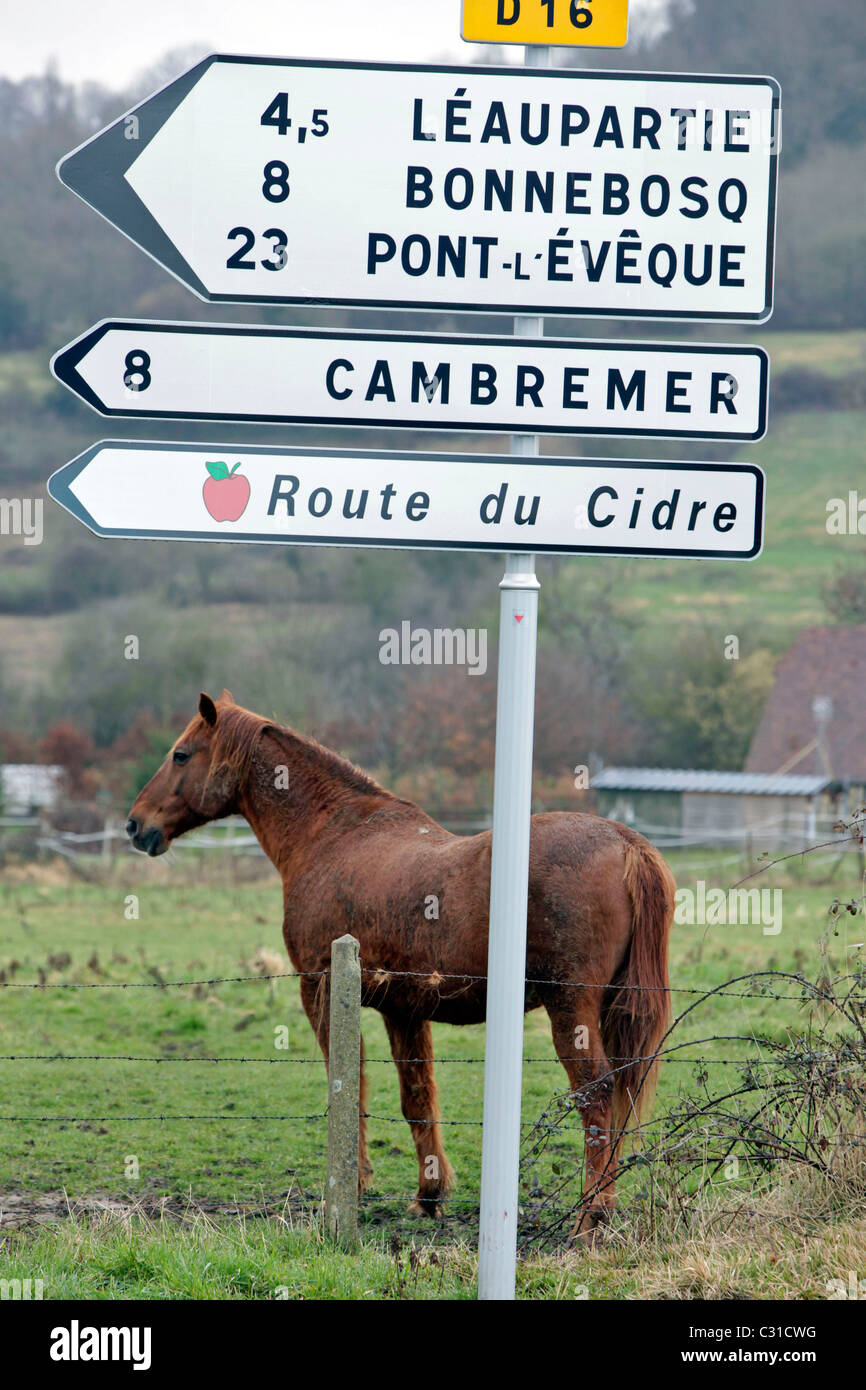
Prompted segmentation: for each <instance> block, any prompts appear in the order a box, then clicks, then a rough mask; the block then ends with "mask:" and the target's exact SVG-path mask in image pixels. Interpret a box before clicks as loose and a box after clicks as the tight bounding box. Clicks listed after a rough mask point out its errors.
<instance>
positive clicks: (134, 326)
mask: <svg viewBox="0 0 866 1390" xmlns="http://www.w3.org/2000/svg"><path fill="white" fill-rule="evenodd" d="M51 366H52V370H53V372H54V375H55V376H56V377H57V378H58V380H60V381H62V382H63V384H64V385H65V386H68V387H69V389H70V390H71V391H74V392H75V393H76V395H78V396H80V397H81V398H82V399H83V400H85V401H87V403H88V405H91V406H92V407H93V408H94V409H95V410H98V411H99V412H100V414H102V415H133V416H140V417H142V418H153V419H156V418H169V419H191V420H250V421H257V422H261V423H264V424H274V425H278V424H329V425H386V426H388V425H390V426H398V427H400V428H404V429H406V428H411V429H417V428H418V427H421V428H426V429H436V430H489V431H496V432H499V431H502V432H506V431H507V432H508V433H512V432H520V431H529V430H531V431H534V432H541V433H546V434H590V435H608V434H609V435H638V436H652V435H657V436H661V437H668V438H692V439H741V440H754V439H760V438H761V437H762V436H763V434H764V432H765V429H766V420H767V382H768V375H769V362H768V358H767V354H766V352H765V351H764V349H763V348H759V347H751V346H736V347H708V346H704V345H701V344H689V345H687V346H678V345H676V344H671V343H639V342H631V341H629V340H620V341H619V342H593V341H590V340H586V339H583V340H581V341H579V342H573V341H572V342H568V341H557V340H556V339H552V338H545V339H542V340H535V341H531V340H528V339H522V340H518V341H515V339H514V338H482V337H477V336H473V337H471V338H470V337H458V336H451V335H444V334H439V335H437V334H432V335H426V336H425V335H422V334H416V333H361V332H354V333H347V332H331V331H329V330H319V329H306V328H304V329H298V328H258V327H255V328H252V327H244V328H238V327H236V326H234V325H231V324H223V325H212V324H201V323H152V322H144V323H141V322H137V321H134V320H124V319H119V320H113V321H112V320H105V321H104V322H102V323H100V324H97V325H96V326H95V327H94V328H92V329H91V330H90V331H89V332H88V333H85V334H83V335H82V337H80V338H77V339H76V340H75V341H74V342H73V343H70V344H69V345H68V346H67V347H65V348H63V349H61V351H60V352H59V353H57V355H56V356H55V357H54V358H53V360H52V363H51Z"/></svg>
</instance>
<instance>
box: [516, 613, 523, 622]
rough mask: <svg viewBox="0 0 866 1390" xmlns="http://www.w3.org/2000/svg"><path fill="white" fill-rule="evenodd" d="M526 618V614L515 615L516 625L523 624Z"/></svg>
mask: <svg viewBox="0 0 866 1390" xmlns="http://www.w3.org/2000/svg"><path fill="white" fill-rule="evenodd" d="M524 617H525V614H523V613H515V615H514V621H515V622H516V623H521V622H523V619H524Z"/></svg>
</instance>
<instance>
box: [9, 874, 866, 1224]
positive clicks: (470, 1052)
mask: <svg viewBox="0 0 866 1390" xmlns="http://www.w3.org/2000/svg"><path fill="white" fill-rule="evenodd" d="M680 859H681V861H682V862H681V866H680V867H678V880H679V883H680V885H681V886H682V887H688V886H689V885H690V884H693V883H694V882H695V881H696V879H697V878H698V877H703V878H704V879H705V880H706V881H707V883H709V884H712V883H716V884H719V885H722V886H728V885H729V884H730V883H732V882H733V881H734V880H735V879H737V878H739V877H740V875H741V872H742V864H741V861H734V862H727V861H726V857H725V856H718V855H716V856H714V855H707V853H706V852H704V854H703V857H701V852H700V851H691V852H690V853H689V855H687V856H686V855H685V854H683V855H681V856H680ZM720 860H721V861H722V862H719V861H720ZM847 860H850V861H852V862H851V863H848V862H846V863H844V864H843V865H842V866H841V867H840V868H839V869H838V871H837V873H836V877H835V879H834V881H833V882H832V883H824V884H820V885H819V884H816V883H815V882H813V881H810V878H809V877H807V876H806V870H805V869H801V868H798V867H797V863H796V862H795V865H794V868H793V869H791V868H788V869H787V871H786V873H785V875H784V877H781V874H780V870H771V871H769V872H768V873H767V874H765V875H763V876H761V877H760V878H759V879H757V880H755V881H754V882H755V883H756V884H757V885H758V886H765V887H777V886H778V885H779V883H780V882H781V883H782V884H783V887H782V894H783V897H782V904H783V914H784V915H783V924H782V930H781V932H779V934H778V935H768V934H765V931H764V928H763V927H762V925H761V924H760V923H758V924H755V925H740V926H721V925H718V926H711V927H705V926H703V925H700V924H697V925H680V926H677V927H676V928H675V929H674V934H673V942H672V970H671V975H672V983H673V985H674V987H675V988H676V989H679V990H682V991H683V993H681V994H676V995H675V996H674V998H675V1005H676V1008H677V1011H678V1012H679V1011H680V1010H681V1009H683V1008H685V1007H687V1005H689V1004H690V1003H691V1002H692V1001H693V998H694V996H693V995H692V994H689V993H688V992H687V991H689V990H703V989H710V988H712V987H713V986H714V985H717V984H719V983H720V982H721V981H722V980H724V979H726V978H727V977H729V976H735V975H740V974H744V973H746V972H749V971H760V970H768V969H783V970H792V971H796V972H803V973H804V974H805V975H806V976H807V977H809V978H813V979H814V978H815V977H816V975H817V971H818V968H819V959H818V952H817V942H818V939H819V937H820V936H821V935H822V933H823V932H824V931H825V930H826V927H827V922H828V917H827V905H828V902H829V901H830V899H831V898H832V897H834V896H835V895H837V894H840V895H842V896H844V895H845V893H846V892H847V893H848V895H849V896H850V894H852V893H853V892H854V891H856V887H857V880H856V876H855V873H854V862H853V861H854V856H850V855H849V856H847ZM146 869H147V870H148V872H146V873H136V875H135V879H134V881H126V882H121V881H117V882H114V883H111V884H81V883H78V884H76V883H70V884H68V885H65V886H63V887H59V886H51V885H49V884H43V885H40V884H38V883H36V884H28V883H14V882H12V883H10V882H7V883H6V884H5V885H4V886H3V887H2V888H0V968H3V969H4V970H5V973H6V979H7V980H8V981H10V982H11V983H13V984H14V985H18V984H22V983H26V982H36V981H38V980H39V979H40V972H41V978H42V979H44V980H45V982H46V983H47V984H50V985H51V984H81V985H104V984H107V983H113V984H120V983H121V982H123V981H127V982H129V983H130V985H144V986H146V987H145V988H128V989H123V988H118V989H115V988H111V989H104V988H95V989H91V988H83V989H67V988H63V989H44V990H40V989H21V988H5V989H2V991H0V1054H2V1056H3V1058H4V1060H3V1061H2V1062H0V1078H2V1080H0V1093H2V1102H0V1194H2V1193H3V1192H7V1193H13V1192H14V1193H20V1192H22V1191H33V1192H45V1191H57V1190H59V1189H64V1190H65V1191H66V1192H67V1193H68V1194H69V1195H70V1197H71V1198H73V1199H75V1198H77V1197H84V1196H87V1195H90V1194H93V1193H97V1192H98V1193H105V1194H111V1195H115V1196H123V1197H125V1198H128V1199H133V1198H135V1197H140V1196H142V1195H143V1194H145V1195H147V1196H149V1197H158V1196H165V1197H171V1198H172V1199H174V1200H175V1201H179V1200H181V1199H185V1198H186V1197H190V1198H191V1199H192V1200H193V1201H195V1202H200V1203H201V1202H208V1201H216V1202H220V1203H226V1202H240V1203H250V1204H256V1203H259V1202H261V1201H262V1200H264V1201H265V1202H267V1203H272V1202H274V1201H276V1200H279V1199H280V1198H281V1197H282V1196H284V1195H285V1194H286V1193H289V1192H294V1193H298V1192H300V1193H303V1194H304V1195H305V1196H306V1197H309V1198H311V1199H312V1198H314V1197H315V1196H316V1195H318V1194H319V1193H320V1191H321V1186H322V1181H323V1173H324V1152H325V1134H326V1124H325V1120H324V1119H323V1118H322V1115H323V1112H324V1107H325V1081H324V1068H323V1064H322V1063H321V1060H320V1059H319V1053H318V1050H317V1046H316V1043H315V1040H314V1038H313V1035H312V1031H311V1029H310V1027H309V1024H308V1023H307V1020H306V1017H305V1015H304V1013H303V1010H302V1008H301V1005H300V1002H299V997H298V986H297V981H295V980H293V979H283V980H278V981H276V982H274V983H273V984H269V983H267V982H263V981H260V980H258V979H256V980H253V981H241V982H237V983H225V984H217V985H213V986H210V985H207V984H198V985H196V984H192V985H183V986H181V987H176V986H174V985H172V984H170V983H167V982H170V981H174V980H193V981H206V980H209V979H212V978H214V977H226V976H245V975H251V974H253V973H254V966H253V965H252V964H251V960H252V958H253V956H254V955H255V952H256V950H257V948H260V947H266V948H268V949H279V948H280V946H281V938H280V894H279V887H278V885H277V883H276V882H275V881H274V882H270V881H268V882H257V883H243V884H236V885H234V886H220V887H213V886H211V887H209V886H207V884H206V883H202V882H197V881H196V877H197V876H196V872H195V871H194V870H193V871H192V872H191V871H190V862H189V861H188V860H187V861H184V862H180V861H179V860H175V862H174V863H172V864H169V865H162V864H161V865H147V866H146ZM812 877H814V874H812ZM132 893H134V894H135V895H136V896H137V898H138V911H139V918H138V920H127V917H126V916H125V913H126V912H127V911H129V910H130V905H129V897H130V894H132ZM846 920H848V921H850V922H851V931H850V934H849V936H850V939H847V940H846V939H845V938H844V937H840V938H833V937H832V936H831V938H830V942H829V951H830V957H831V960H834V961H835V962H836V964H837V965H838V966H839V967H840V968H842V967H843V966H844V963H845V960H846V955H847V959H848V961H849V963H851V962H853V961H854V960H855V959H856V958H857V956H858V952H857V950H856V949H855V945H854V943H856V942H857V941H859V940H861V939H862V936H863V931H862V921H861V920H860V919H853V918H847V919H846ZM284 968H285V969H288V968H289V967H288V962H286V964H285V966H284ZM160 982H166V983H165V987H162V984H161V983H160ZM750 988H751V986H749V985H740V986H737V987H736V989H737V990H738V991H743V990H749V989H750ZM774 988H776V989H779V986H778V985H776V986H774ZM781 992H789V991H788V990H787V987H786V986H782V987H781ZM790 992H792V993H794V994H796V987H795V986H792V987H791V991H790ZM805 1019H806V1011H805V1010H804V1008H803V1006H802V1005H801V1003H800V1002H799V1001H798V1000H797V999H796V998H795V999H786V1000H775V999H772V998H768V997H754V998H748V999H743V998H726V997H717V998H714V999H713V1000H712V1001H710V1002H708V1003H707V1004H704V1005H702V1006H701V1007H700V1008H699V1009H696V1010H694V1012H693V1013H692V1014H691V1015H690V1016H689V1018H688V1020H687V1021H686V1022H685V1023H684V1025H683V1026H682V1028H681V1029H680V1030H679V1031H678V1032H677V1035H676V1039H675V1040H676V1041H680V1042H681V1041H685V1040H693V1039H702V1038H706V1037H708V1036H710V1035H714V1034H717V1033H736V1034H749V1033H750V1032H752V1031H754V1032H755V1033H756V1034H760V1035H764V1036H768V1037H771V1038H773V1039H776V1040H780V1041H781V1040H783V1039H784V1037H785V1035H786V1030H787V1029H802V1028H803V1027H804V1026H805ZM283 1028H285V1029H287V1030H288V1035H287V1036H288V1043H289V1046H288V1049H287V1050H282V1049H280V1048H278V1047H277V1046H276V1045H275V1042H276V1040H277V1037H278V1033H279V1030H281V1029H283ZM435 1034H436V1037H435V1045H436V1052H437V1054H438V1055H439V1056H440V1057H441V1058H442V1059H443V1060H442V1062H441V1064H440V1066H439V1068H438V1081H439V1087H440V1094H441V1103H442V1114H443V1118H444V1119H446V1120H450V1121H457V1122H459V1123H455V1124H449V1125H446V1127H445V1143H446V1148H447V1150H448V1152H449V1155H450V1157H451V1160H452V1162H453V1164H454V1166H455V1168H456V1170H457V1174H458V1186H457V1188H456V1190H455V1193H454V1200H453V1202H452V1204H451V1216H450V1217H449V1220H451V1221H452V1222H454V1223H455V1225H460V1224H462V1220H463V1219H465V1218H471V1217H472V1216H473V1215H474V1212H475V1206H476V1202H477V1194H478V1177H479V1145H480V1131H479V1129H478V1128H477V1126H476V1125H475V1124H473V1123H472V1122H473V1121H477V1120H479V1119H480V1118H481V1081H482V1068H481V1066H480V1062H481V1059H482V1057H483V1047H484V1029H483V1027H482V1026H477V1027H465V1028H452V1027H449V1026H447V1025H441V1026H437V1027H436V1029H435ZM279 1036H280V1037H281V1038H284V1037H285V1035H284V1034H279ZM364 1038H365V1045H366V1050H367V1055H368V1057H369V1058H370V1059H371V1061H370V1064H369V1067H368V1074H369V1079H370V1093H369V1110H370V1112H371V1113H372V1114H373V1115H374V1116H376V1117H380V1118H376V1119H373V1120H371V1121H370V1134H371V1157H372V1160H373V1164H374V1167H375V1179H374V1186H373V1189H372V1190H371V1192H370V1193H369V1194H368V1196H367V1198H366V1200H365V1220H366V1221H367V1222H368V1223H373V1224H375V1223H377V1222H380V1221H390V1220H392V1219H396V1218H398V1217H399V1216H400V1214H401V1213H402V1211H403V1209H404V1208H405V1206H406V1204H407V1202H408V1200H409V1198H410V1197H411V1195H412V1193H413V1190H414V1181H415V1176H416V1165H415V1157H414V1150H413V1146H412V1142H411V1138H410V1135H409V1132H408V1129H407V1127H406V1125H405V1124H404V1122H403V1121H402V1119H400V1107H399V1100H398V1089H397V1080H396V1073H395V1069H394V1067H393V1065H392V1064H391V1062H390V1060H388V1059H389V1052H388V1045H387V1040H386V1035H385V1031H384V1028H383V1025H382V1022H381V1020H380V1018H379V1015H378V1014H376V1013H375V1012H373V1011H372V1010H367V1011H365V1013H364ZM525 1052H526V1056H527V1058H530V1059H533V1060H531V1061H528V1062H527V1065H526V1068H525V1073H524V1096H523V1115H524V1121H525V1122H526V1124H527V1125H530V1124H531V1123H532V1122H534V1121H535V1120H537V1119H538V1117H539V1116H540V1115H541V1114H542V1112H543V1111H544V1109H545V1107H546V1106H547V1105H548V1103H549V1101H550V1099H551V1097H552V1096H553V1095H554V1093H556V1092H559V1091H562V1090H563V1089H565V1074H564V1072H563V1071H562V1070H561V1068H560V1066H559V1064H558V1063H557V1062H556V1060H555V1059H554V1056H553V1049H552V1044H551V1040H550V1034H549V1028H548V1025H547V1018H546V1015H545V1014H544V1013H543V1012H542V1011H538V1012H536V1013H533V1014H530V1015H528V1016H527V1019H526V1042H525ZM30 1054H39V1055H41V1056H47V1057H52V1056H54V1055H56V1054H64V1055H66V1054H78V1055H82V1056H89V1055H91V1054H103V1055H105V1054H108V1055H110V1056H118V1057H119V1056H133V1057H137V1058H152V1059H155V1060H153V1061H147V1060H142V1061H134V1062H132V1061H120V1060H118V1061H111V1062H106V1061H98V1062H96V1061H80V1062H74V1061H57V1060H50V1061H23V1060H14V1061H10V1060H5V1059H6V1058H7V1057H10V1056H12V1057H19V1056H23V1055H30ZM761 1055H762V1054H761V1052H760V1049H756V1048H755V1047H754V1046H750V1045H748V1044H746V1043H738V1042H735V1043H730V1042H728V1043H724V1044H720V1043H710V1044H702V1043H698V1044H696V1045H695V1047H694V1048H688V1049H685V1050H684V1051H681V1052H680V1053H678V1054H677V1056H678V1058H679V1059H680V1060H678V1061H676V1062H673V1061H671V1062H670V1063H669V1064H668V1065H667V1066H666V1067H665V1068H664V1070H663V1075H662V1079H661V1083H660V1087H659V1094H658V1100H657V1105H658V1106H662V1107H663V1106H666V1105H669V1104H670V1103H671V1102H672V1101H673V1100H675V1098H676V1097H677V1096H678V1095H680V1094H681V1093H683V1092H689V1091H690V1090H693V1089H694V1088H695V1087H696V1086H699V1084H700V1083H699V1082H698V1081H697V1080H696V1076H697V1074H698V1071H699V1068H698V1066H697V1064H696V1059H697V1058H701V1057H706V1058H708V1059H710V1061H711V1063H713V1065H712V1066H711V1067H710V1070H711V1071H713V1070H714V1066H715V1061H714V1059H721V1058H727V1057H734V1058H745V1057H746V1056H752V1057H755V1056H761ZM211 1057H217V1058H225V1059H230V1058H239V1057H242V1058H246V1059H249V1060H247V1061H230V1060H226V1061H225V1063H224V1064H220V1065H216V1064H214V1063H213V1062H208V1061H206V1060H203V1059H205V1058H211ZM379 1059H385V1060H382V1061H380V1060H379ZM718 1070H723V1068H721V1067H719V1068H718ZM714 1079H715V1077H714ZM185 1115H191V1116H208V1117H210V1118H209V1119H189V1120H184V1119H173V1118H171V1117H172V1116H185ZM8 1116H22V1117H28V1118H27V1119H26V1120H24V1119H22V1120H20V1121H18V1120H16V1121H15V1122H14V1123H13V1122H11V1121H10V1120H9V1119H8V1118H4V1117H8ZM62 1116H69V1117H70V1118H69V1119H56V1118H55V1117H62ZM156 1116H164V1117H166V1118H164V1119H156V1118H155V1117H156ZM269 1116H274V1117H275V1118H268V1117H269ZM280 1116H291V1117H297V1118H285V1119H284V1118H278V1117H280ZM75 1117H80V1118H75ZM126 1117H141V1118H126ZM247 1117H255V1118H247ZM580 1142H581V1141H580V1137H579V1133H578V1131H577V1130H571V1131H568V1132H564V1133H562V1134H561V1135H560V1136H559V1137H558V1139H557V1141H556V1143H555V1144H554V1145H553V1146H552V1148H551V1150H550V1152H549V1154H548V1155H547V1158H546V1160H545V1163H544V1164H542V1166H541V1168H540V1170H533V1175H534V1176H535V1178H537V1179H540V1180H541V1181H542V1182H544V1181H546V1180H549V1179H550V1176H551V1173H550V1164H551V1163H555V1164H557V1166H559V1165H560V1164H561V1165H562V1166H563V1171H567V1169H568V1168H570V1167H571V1165H572V1163H573V1162H574V1159H575V1155H576V1153H577V1151H578V1149H579V1148H580ZM133 1158H134V1159H135V1160H137V1165H138V1169H137V1171H138V1177H137V1178H130V1177H129V1176H128V1173H129V1170H130V1160H131V1159H133ZM575 1195H576V1193H575Z"/></svg>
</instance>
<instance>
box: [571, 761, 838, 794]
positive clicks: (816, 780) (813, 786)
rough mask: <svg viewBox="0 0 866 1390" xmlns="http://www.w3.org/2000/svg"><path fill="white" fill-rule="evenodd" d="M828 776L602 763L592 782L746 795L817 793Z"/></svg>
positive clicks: (618, 787) (614, 787)
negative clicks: (701, 770) (606, 764)
mask: <svg viewBox="0 0 866 1390" xmlns="http://www.w3.org/2000/svg"><path fill="white" fill-rule="evenodd" d="M829 783H830V779H829V778H827V777H819V776H810V777H804V776H800V777H798V776H792V775H790V774H789V775H788V776H784V777H782V776H778V775H776V774H775V773H771V772H700V771H696V770H690V769H688V768H668V767H605V768H603V769H602V771H601V772H599V773H598V774H597V775H596V776H595V777H593V779H592V782H591V786H593V787H595V788H596V789H598V790H600V791H629V792H716V793H719V794H731V795H734V794H739V795H741V796H742V795H745V796H817V794H818V793H819V792H821V791H823V790H824V788H825V787H827V786H829Z"/></svg>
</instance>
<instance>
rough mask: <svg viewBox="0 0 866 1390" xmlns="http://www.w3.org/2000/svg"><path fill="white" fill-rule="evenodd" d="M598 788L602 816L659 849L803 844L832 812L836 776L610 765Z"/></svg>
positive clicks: (596, 784) (596, 783) (599, 778)
mask: <svg viewBox="0 0 866 1390" xmlns="http://www.w3.org/2000/svg"><path fill="white" fill-rule="evenodd" d="M591 786H592V788H593V790H594V792H595V794H596V805H597V808H598V810H599V812H600V814H601V815H603V816H607V817H609V818H610V819H611V820H618V821H622V822H623V823H624V824H626V825H632V826H634V828H635V829H636V830H640V831H641V832H642V833H643V834H645V835H647V836H648V838H650V839H651V840H653V841H654V842H655V843H657V844H659V845H665V844H667V845H676V844H706V845H717V844H722V845H724V844H733V845H735V846H740V845H742V846H744V847H749V848H754V849H756V850H764V849H775V848H777V847H778V846H780V845H793V846H795V847H796V846H797V845H801V844H804V843H807V842H809V841H811V840H813V839H814V837H815V834H816V830H817V827H818V824H819V821H820V822H823V821H825V820H826V818H827V817H828V816H832V815H833V808H834V797H833V784H832V782H831V779H830V778H828V777H826V776H820V775H817V774H807V775H803V774H801V775H799V776H793V775H782V776H774V775H770V774H766V773H751V772H701V771H697V770H688V769H676V768H658V767H606V768H602V770H601V771H600V772H599V773H597V774H596V776H595V777H593V779H592V782H591Z"/></svg>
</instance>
